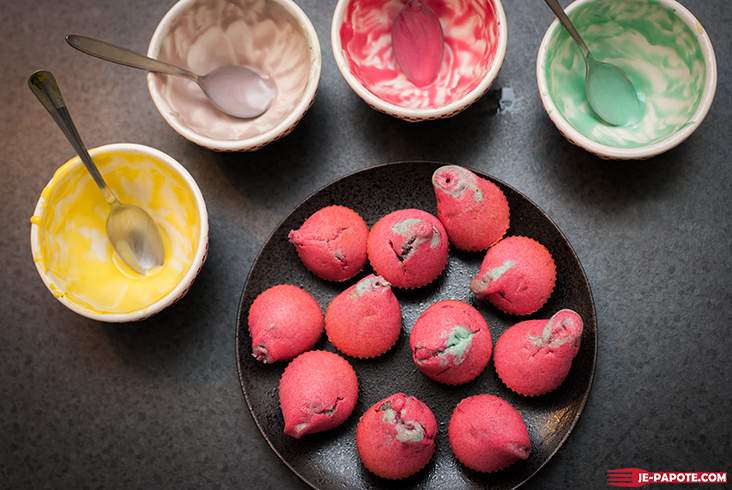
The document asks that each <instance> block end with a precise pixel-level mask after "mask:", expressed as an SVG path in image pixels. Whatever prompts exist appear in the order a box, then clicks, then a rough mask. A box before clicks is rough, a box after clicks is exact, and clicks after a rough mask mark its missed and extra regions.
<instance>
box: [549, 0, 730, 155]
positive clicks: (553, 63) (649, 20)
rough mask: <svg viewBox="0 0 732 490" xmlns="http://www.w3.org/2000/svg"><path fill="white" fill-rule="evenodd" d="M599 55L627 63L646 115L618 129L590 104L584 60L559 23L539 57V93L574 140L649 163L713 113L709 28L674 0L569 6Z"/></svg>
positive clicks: (609, 0)
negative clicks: (598, 114) (593, 109)
mask: <svg viewBox="0 0 732 490" xmlns="http://www.w3.org/2000/svg"><path fill="white" fill-rule="evenodd" d="M566 11H567V15H568V16H569V17H570V19H571V20H572V22H573V23H574V25H575V26H576V28H577V30H578V32H579V33H580V35H581V36H582V37H583V39H584V40H585V43H586V44H587V45H588V47H589V49H590V52H592V54H593V56H594V57H595V58H596V59H598V60H600V61H609V62H612V63H615V64H616V65H618V66H619V67H620V68H622V69H623V70H624V71H625V72H626V73H627V75H628V78H630V80H631V81H632V82H633V84H634V85H635V86H636V88H637V89H638V90H639V94H640V100H641V103H642V105H643V116H642V117H641V119H640V120H638V121H637V122H635V123H631V124H627V125H625V126H611V125H608V124H606V123H604V122H602V121H601V120H600V119H599V118H598V117H597V116H596V115H595V114H594V112H593V111H592V109H590V107H589V104H588V103H587V97H586V95H585V88H584V87H585V85H584V77H585V64H584V59H583V58H582V56H581V54H580V51H579V48H577V46H576V45H575V43H574V42H573V41H572V39H571V38H570V37H569V34H568V33H567V31H566V30H565V29H564V28H563V27H562V26H561V25H560V24H559V22H558V21H556V20H555V21H554V22H553V23H552V24H551V25H550V26H549V29H548V30H547V32H546V34H545V36H544V38H543V40H542V42H541V45H540V48H539V54H538V57H537V63H536V75H537V82H538V85H539V94H540V97H541V101H542V103H543V104H544V108H545V109H546V112H547V114H548V115H549V118H550V119H551V120H552V122H553V123H554V124H555V125H556V126H557V128H558V129H559V131H560V132H561V133H562V134H563V135H564V136H565V137H566V138H567V139H568V140H569V141H570V142H572V143H574V144H575V145H577V146H579V147H581V148H584V149H585V150H587V151H589V152H591V153H594V154H595V155H597V156H599V157H601V158H605V159H618V160H642V159H647V158H650V157H653V156H655V155H658V154H660V153H663V152H665V151H668V150H670V149H671V148H674V147H675V146H677V145H678V144H680V143H681V142H682V141H684V140H685V139H686V138H688V137H689V136H690V135H691V134H692V133H693V132H694V131H695V130H696V129H697V128H698V127H699V125H700V124H701V122H702V120H703V119H704V117H705V116H706V114H707V112H708V111H709V107H710V106H711V104H712V100H713V99H714V93H715V90H716V87H717V63H716V59H715V56H714V50H713V49H712V43H711V41H710V40H709V36H708V35H707V33H706V31H705V30H704V28H703V27H702V26H701V24H700V23H699V22H698V21H697V20H696V18H695V17H694V16H693V15H692V14H691V12H689V11H688V10H687V9H686V8H684V7H683V6H682V5H681V4H679V3H678V2H675V1H674V0H577V1H576V2H574V3H572V4H571V5H569V6H568V7H567V9H566Z"/></svg>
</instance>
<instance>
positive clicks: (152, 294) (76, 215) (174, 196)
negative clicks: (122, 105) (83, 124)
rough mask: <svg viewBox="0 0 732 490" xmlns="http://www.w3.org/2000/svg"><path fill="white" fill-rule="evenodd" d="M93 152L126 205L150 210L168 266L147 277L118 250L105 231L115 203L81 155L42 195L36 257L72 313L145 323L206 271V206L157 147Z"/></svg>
mask: <svg viewBox="0 0 732 490" xmlns="http://www.w3.org/2000/svg"><path fill="white" fill-rule="evenodd" d="M90 153H91V155H92V158H93V159H94V162H95V163H96V164H97V166H98V167H99V170H100V172H101V174H102V176H103V177H104V179H105V181H106V182H107V184H108V185H109V187H110V188H111V189H113V191H114V192H115V193H116V194H117V197H118V198H119V200H120V201H122V202H125V203H129V204H134V205H137V206H140V207H142V208H143V209H145V210H146V211H147V212H149V213H150V215H151V216H152V218H153V220H154V221H155V223H156V224H157V225H158V229H159V230H160V232H161V236H162V238H163V246H164V249H165V263H164V264H163V266H162V267H160V268H158V269H155V270H152V271H150V272H149V273H148V274H146V275H141V274H138V273H136V272H134V271H133V270H132V269H131V268H130V267H129V266H128V265H127V264H125V263H124V262H123V261H122V260H121V259H120V258H119V256H118V255H117V254H116V253H115V252H114V250H113V248H112V245H111V243H110V242H109V240H108V238H107V235H106V232H105V223H106V220H107V216H108V214H109V205H108V204H107V202H106V201H105V199H104V197H102V193H101V192H100V190H99V188H98V187H97V186H96V184H95V183H94V181H93V180H92V178H91V176H90V174H89V172H87V170H86V168H85V167H84V164H83V163H82V162H81V160H80V159H79V157H74V158H72V159H71V160H69V161H68V162H66V163H65V164H64V165H62V166H61V167H60V168H59V169H58V170H57V171H56V173H55V174H54V176H53V178H52V179H51V181H50V182H49V183H48V185H47V186H46V187H45V188H44V189H43V192H42V193H41V197H40V199H39V200H38V204H37V206H36V209H35V212H34V213H33V217H32V218H31V249H32V252H33V260H34V261H35V264H36V268H37V270H38V273H39V274H40V276H41V279H42V280H43V282H44V283H45V284H46V287H48V289H49V290H50V291H51V293H53V295H54V296H55V297H56V299H58V300H59V301H60V302H61V303H62V304H63V305H64V306H66V307H68V308H69V309H70V310H72V311H74V312H76V313H78V314H80V315H83V316H85V317H88V318H92V319H94V320H99V321H103V322H111V323H120V322H132V321H138V320H143V319H145V318H148V317H150V316H152V315H154V314H156V313H158V312H160V311H162V310H163V309H165V308H167V307H168V306H170V305H171V304H173V303H174V302H176V301H178V300H179V299H181V298H182V297H183V296H184V295H185V294H186V292H187V291H188V289H189V288H190V287H191V285H192V284H193V281H194V279H195V278H196V276H197V275H198V273H199V271H200V270H201V267H203V264H204V262H205V261H206V255H207V251H208V213H207V211H206V203H205V202H204V199H203V195H202V194H201V191H200V189H199V188H198V186H197V185H196V182H195V181H194V180H193V177H191V175H190V174H189V173H188V171H187V170H186V169H185V168H184V167H183V166H182V165H181V164H180V163H178V162H177V161H175V160H174V159H173V158H171V157H170V156H168V155H166V154H164V153H162V152H160V151H158V150H155V149H153V148H149V147H146V146H141V145H135V144H114V145H107V146H102V147H99V148H96V149H93V150H91V151H90Z"/></svg>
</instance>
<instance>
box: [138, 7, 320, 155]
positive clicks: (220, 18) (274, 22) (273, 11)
mask: <svg viewBox="0 0 732 490" xmlns="http://www.w3.org/2000/svg"><path fill="white" fill-rule="evenodd" d="M147 55H148V56H150V57H152V58H156V59H160V60H162V61H165V62H168V63H171V64H173V65H177V66H180V67H182V68H185V69H188V70H189V71H192V72H194V73H197V74H199V75H205V74H207V73H209V72H211V71H213V70H214V69H216V68H218V67H221V66H224V65H240V66H250V67H254V68H256V69H259V70H261V71H263V72H264V73H265V74H267V75H268V76H270V77H271V78H272V79H273V80H274V81H275V83H276V85H277V96H276V97H275V100H274V101H273V102H272V105H271V106H270V108H269V109H268V110H267V111H266V112H265V113H264V114H262V115H261V116H259V117H256V118H253V119H239V118H235V117H232V116H229V115H227V114H224V113H223V112H221V111H220V110H218V109H217V108H215V107H214V106H213V104H211V102H209V100H208V99H207V98H206V96H205V95H204V94H203V92H202V91H201V89H200V87H199V86H198V85H197V84H196V83H195V82H193V81H191V80H188V79H186V78H181V77H175V76H169V75H163V74H158V73H152V72H151V73H148V75H147V85H148V89H149V90H150V95H151V96H152V99H153V103H154V104H155V106H156V107H157V109H158V111H160V114H161V115H162V116H163V118H164V119H165V121H166V122H167V123H168V124H169V125H170V126H171V127H172V128H173V129H174V130H175V131H176V132H178V133H179V134H180V135H181V136H183V137H184V138H186V139H188V140H190V141H192V142H194V143H196V144H198V145H200V146H203V147H205V148H208V149H211V150H216V151H252V150H257V149H259V148H262V147H263V146H265V145H267V144H269V143H272V142H273V141H275V140H278V139H280V138H282V137H283V136H286V135H288V134H289V133H290V132H291V131H292V130H293V129H294V128H295V126H296V125H297V124H298V123H299V122H300V120H301V119H302V117H303V116H304V115H305V113H306V112H307V110H308V109H309V108H310V106H311V105H312V103H313V100H314V99H315V94H316V92H317V89H318V84H319V82H320V71H321V66H322V56H321V51H320V43H319V41H318V36H317V34H316V32H315V29H314V28H313V25H312V23H311V22H310V19H308V17H307V15H306V14H305V13H304V12H303V11H302V9H300V7H298V6H297V4H295V2H294V1H292V0H267V1H263V0H180V1H179V2H178V3H176V4H175V5H174V6H173V7H172V8H171V9H170V10H169V11H168V13H167V14H166V15H165V16H164V17H163V19H162V21H160V24H158V26H157V28H156V29H155V32H154V33H153V36H152V39H151V40H150V46H149V47H148V51H147Z"/></svg>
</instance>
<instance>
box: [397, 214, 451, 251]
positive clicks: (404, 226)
mask: <svg viewBox="0 0 732 490" xmlns="http://www.w3.org/2000/svg"><path fill="white" fill-rule="evenodd" d="M422 221H424V220H421V219H419V218H407V219H405V220H402V221H399V222H397V223H394V225H393V226H392V227H391V231H393V232H394V233H396V234H397V235H400V236H403V237H411V238H413V240H411V243H410V248H411V249H412V250H416V249H417V248H419V246H420V245H422V244H423V243H424V242H426V241H427V238H426V237H417V236H416V235H414V234H413V233H412V232H411V230H412V228H413V227H414V226H416V225H417V224H418V223H420V222H422ZM430 227H431V228H432V234H431V237H430V239H429V240H430V248H435V247H437V246H438V245H439V244H440V233H439V232H438V231H437V229H436V228H435V227H434V226H432V225H430Z"/></svg>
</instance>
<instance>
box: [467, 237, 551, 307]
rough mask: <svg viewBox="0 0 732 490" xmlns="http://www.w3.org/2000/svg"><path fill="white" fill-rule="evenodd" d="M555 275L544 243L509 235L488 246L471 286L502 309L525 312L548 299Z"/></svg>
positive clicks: (481, 296) (472, 289)
mask: <svg viewBox="0 0 732 490" xmlns="http://www.w3.org/2000/svg"><path fill="white" fill-rule="evenodd" d="M556 279H557V271H556V266H555V265H554V259H553V258H552V256H551V254H550V253H549V251H548V250H547V249H546V247H544V246H543V245H542V244H541V243H539V242H537V241H536V240H534V239H531V238H527V237H523V236H509V237H506V238H504V239H502V240H501V241H499V242H498V243H497V244H495V245H494V246H493V247H491V248H490V249H488V251H487V252H486V255H485V258H484V259H483V262H482V264H481V266H480V271H479V272H478V274H477V275H476V276H475V278H474V279H473V280H472V281H471V282H470V290H471V291H473V292H474V293H475V294H476V295H477V296H478V298H487V299H488V301H490V302H491V303H492V304H493V305H494V306H496V307H497V308H499V309H500V310H501V311H504V312H506V313H511V314H514V315H528V314H530V313H533V312H535V311H537V310H538V309H539V308H541V307H542V306H543V305H544V304H545V303H546V302H547V300H548V299H549V297H550V296H551V294H552V292H553V291H554V285H555V284H556Z"/></svg>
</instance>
